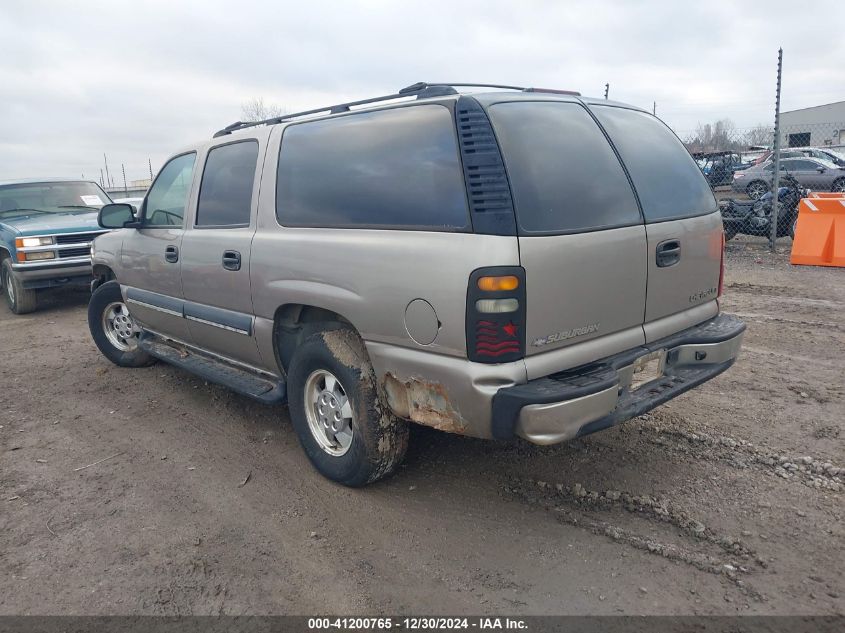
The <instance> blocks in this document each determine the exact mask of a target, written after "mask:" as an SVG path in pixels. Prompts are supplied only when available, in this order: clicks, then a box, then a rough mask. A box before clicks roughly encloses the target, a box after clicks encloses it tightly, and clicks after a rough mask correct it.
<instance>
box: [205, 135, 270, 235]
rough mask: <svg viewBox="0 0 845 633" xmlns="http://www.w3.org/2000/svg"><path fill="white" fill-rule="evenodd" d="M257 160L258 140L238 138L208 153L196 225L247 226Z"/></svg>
mask: <svg viewBox="0 0 845 633" xmlns="http://www.w3.org/2000/svg"><path fill="white" fill-rule="evenodd" d="M257 162H258V141H255V140H249V141H239V142H237V143H229V144H228V145H220V146H218V147H214V148H212V149H211V150H209V152H208V158H206V160H205V169H204V170H203V173H202V182H201V183H200V194H199V200H198V202H197V219H196V226H248V225H249V218H250V214H251V209H252V188H253V185H254V184H255V166H256V164H257Z"/></svg>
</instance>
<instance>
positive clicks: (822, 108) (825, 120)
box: [780, 101, 845, 147]
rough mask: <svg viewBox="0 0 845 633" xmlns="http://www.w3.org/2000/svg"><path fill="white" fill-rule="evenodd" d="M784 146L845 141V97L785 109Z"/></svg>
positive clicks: (782, 120) (782, 117) (781, 121)
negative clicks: (811, 105) (844, 99)
mask: <svg viewBox="0 0 845 633" xmlns="http://www.w3.org/2000/svg"><path fill="white" fill-rule="evenodd" d="M780 129H781V147H805V146H808V145H810V146H813V147H821V146H824V145H845V101H837V102H836V103H828V104H826V105H819V106H813V107H811V108H801V109H800V110H792V111H790V112H781V114H780Z"/></svg>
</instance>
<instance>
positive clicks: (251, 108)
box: [241, 97, 285, 121]
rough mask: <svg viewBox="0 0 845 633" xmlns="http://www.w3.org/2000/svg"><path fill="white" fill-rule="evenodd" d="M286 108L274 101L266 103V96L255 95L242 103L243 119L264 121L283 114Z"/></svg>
mask: <svg viewBox="0 0 845 633" xmlns="http://www.w3.org/2000/svg"><path fill="white" fill-rule="evenodd" d="M283 114H285V109H284V108H283V107H281V106H278V105H276V104H274V103H264V97H253V98H252V99H250V100H249V101H244V102H243V103H242V104H241V121H263V120H265V119H272V118H273V117H277V116H282V115H283Z"/></svg>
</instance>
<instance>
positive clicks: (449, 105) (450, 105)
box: [273, 100, 473, 233]
mask: <svg viewBox="0 0 845 633" xmlns="http://www.w3.org/2000/svg"><path fill="white" fill-rule="evenodd" d="M433 105H437V106H441V107H443V108H446V111H447V112H448V113H449V117H450V119H451V129H452V136H453V138H454V141H455V157H456V159H457V162H458V165H459V167H460V180H461V183H462V187H463V189H464V205H465V206H464V210H465V212H466V224H465V225H464V226H462V227H441V226H432V225H430V224H420V225H409V224H398V225H394V224H331V225H323V224H314V223H309V224H294V223H290V222H288V223H286V224H283V223H282V222H281V219H280V217H279V216H280V213H279V199H278V195H275V201H274V207H275V213H274V216H275V218H276V223H277V224H278V225H279V226H280V227H282V228H291V229H323V230H326V229H341V230H347V229H359V230H370V231H419V232H428V233H473V226H472V216H471V213H470V205H469V198H468V192H467V190H466V184H465V179H464V175H463V159H462V156H461V143H460V138H459V137H458V130H457V126H456V124H455V101H454V100H450V101H445V102H443V101H434V102H431V101H428V102H425V103H413V102H411V103H397V104H393V105H390V106H387V107H383V108H378V109H377V110H361V111H357V110H353V111H352V112H345V113H343V114H341V115H334V116H326V117H320V118H317V119H311V120H307V121H296V122H293V123H289V124H288V125H286V126H285V127H284V129H282V136H281V138H280V139H279V149H278V151H277V153H276V167H275V174H274V177H273V182H274V184H275V187H274V189H276V188H277V187H278V178H279V163H280V162H281V159H280V157H281V154H282V149H283V148H284V145H285V133H286V132H287V131H288V129H290V128H293V127H296V126H300V125H308V124H309V123H317V122H321V121H327V120H334V119H341V118H345V117H348V116H356V115H361V114H374V113H377V112H385V111H389V110H398V109H402V108H415V107H424V106H433ZM274 193H275V192H274Z"/></svg>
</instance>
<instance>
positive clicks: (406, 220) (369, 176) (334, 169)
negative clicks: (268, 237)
mask: <svg viewBox="0 0 845 633" xmlns="http://www.w3.org/2000/svg"><path fill="white" fill-rule="evenodd" d="M276 216H277V218H278V220H279V223H280V224H282V225H284V226H322V227H350V228H368V227H369V228H404V229H420V230H430V231H458V230H462V229H466V228H468V227H469V213H468V210H467V200H466V190H465V187H464V178H463V171H462V169H461V163H460V158H459V156H458V145H457V139H456V136H455V125H454V120H453V118H452V115H451V113H450V111H449V110H448V109H447V108H446V107H444V106H440V105H425V106H411V107H403V108H394V109H390V110H380V111H377V112H366V113H360V114H352V115H349V116H342V117H338V118H334V119H326V120H323V121H314V122H310V123H301V124H297V125H292V126H290V127H288V128H287V129H285V131H284V135H283V137H282V147H281V149H280V153H279V167H278V174H277V179H276Z"/></svg>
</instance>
